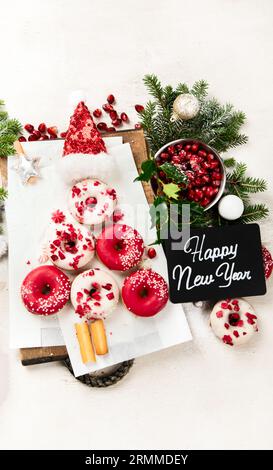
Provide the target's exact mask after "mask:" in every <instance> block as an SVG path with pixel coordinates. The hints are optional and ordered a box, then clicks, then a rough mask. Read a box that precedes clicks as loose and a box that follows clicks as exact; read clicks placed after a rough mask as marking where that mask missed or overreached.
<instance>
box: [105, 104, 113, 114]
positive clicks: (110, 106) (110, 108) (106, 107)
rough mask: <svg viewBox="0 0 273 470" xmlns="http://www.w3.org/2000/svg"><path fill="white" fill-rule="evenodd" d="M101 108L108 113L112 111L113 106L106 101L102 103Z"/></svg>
mask: <svg viewBox="0 0 273 470" xmlns="http://www.w3.org/2000/svg"><path fill="white" fill-rule="evenodd" d="M102 109H103V110H104V111H105V112H106V113H110V111H113V110H114V108H113V106H112V105H111V104H109V103H106V104H103V105H102Z"/></svg>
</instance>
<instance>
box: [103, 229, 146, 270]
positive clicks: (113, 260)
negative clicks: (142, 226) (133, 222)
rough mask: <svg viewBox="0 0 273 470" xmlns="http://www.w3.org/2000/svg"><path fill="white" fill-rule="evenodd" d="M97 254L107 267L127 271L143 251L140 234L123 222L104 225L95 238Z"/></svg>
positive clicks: (134, 264) (136, 262)
mask: <svg viewBox="0 0 273 470" xmlns="http://www.w3.org/2000/svg"><path fill="white" fill-rule="evenodd" d="M96 249H97V255H98V257H99V258H100V260H101V261H102V262H103V264H105V266H107V267H108V268H109V269H112V270H115V271H128V269H131V268H133V267H134V266H136V265H137V264H138V263H139V261H140V260H141V258H142V256H143V252H144V242H143V238H142V237H141V235H140V234H139V233H138V231H137V230H135V229H134V228H132V227H129V226H128V225H125V224H114V225H109V226H108V227H106V228H105V229H104V230H103V231H102V232H101V234H100V235H99V237H98V239H97V245H96Z"/></svg>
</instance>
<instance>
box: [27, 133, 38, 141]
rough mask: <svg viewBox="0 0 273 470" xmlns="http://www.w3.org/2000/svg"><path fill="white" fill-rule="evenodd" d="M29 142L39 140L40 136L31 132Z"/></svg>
mask: <svg viewBox="0 0 273 470" xmlns="http://www.w3.org/2000/svg"><path fill="white" fill-rule="evenodd" d="M28 140H29V142H32V141H34V140H38V136H37V135H36V134H30V136H29V137H28Z"/></svg>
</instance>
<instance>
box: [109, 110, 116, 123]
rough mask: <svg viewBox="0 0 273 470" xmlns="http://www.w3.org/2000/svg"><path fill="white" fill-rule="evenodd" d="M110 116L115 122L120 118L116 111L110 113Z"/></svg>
mask: <svg viewBox="0 0 273 470" xmlns="http://www.w3.org/2000/svg"><path fill="white" fill-rule="evenodd" d="M109 116H110V119H111V120H112V121H115V120H116V119H117V118H118V113H117V112H116V111H115V110H113V111H110V113H109Z"/></svg>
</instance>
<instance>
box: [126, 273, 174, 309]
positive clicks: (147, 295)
mask: <svg viewBox="0 0 273 470" xmlns="http://www.w3.org/2000/svg"><path fill="white" fill-rule="evenodd" d="M121 295H122V299H123V302H124V304H125V305H126V307H127V308H128V310H130V312H132V313H134V314H135V315H138V316H139V317H153V316H154V315H156V314H157V313H158V312H160V310H162V309H163V308H164V307H165V305H166V303H167V301H168V298H169V292H168V286H167V284H166V282H165V281H164V279H163V277H162V276H160V274H158V273H156V272H155V271H152V270H151V269H139V270H138V271H136V272H135V273H133V274H131V275H130V276H128V277H127V278H126V279H125V281H124V284H123V287H122V292H121Z"/></svg>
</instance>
